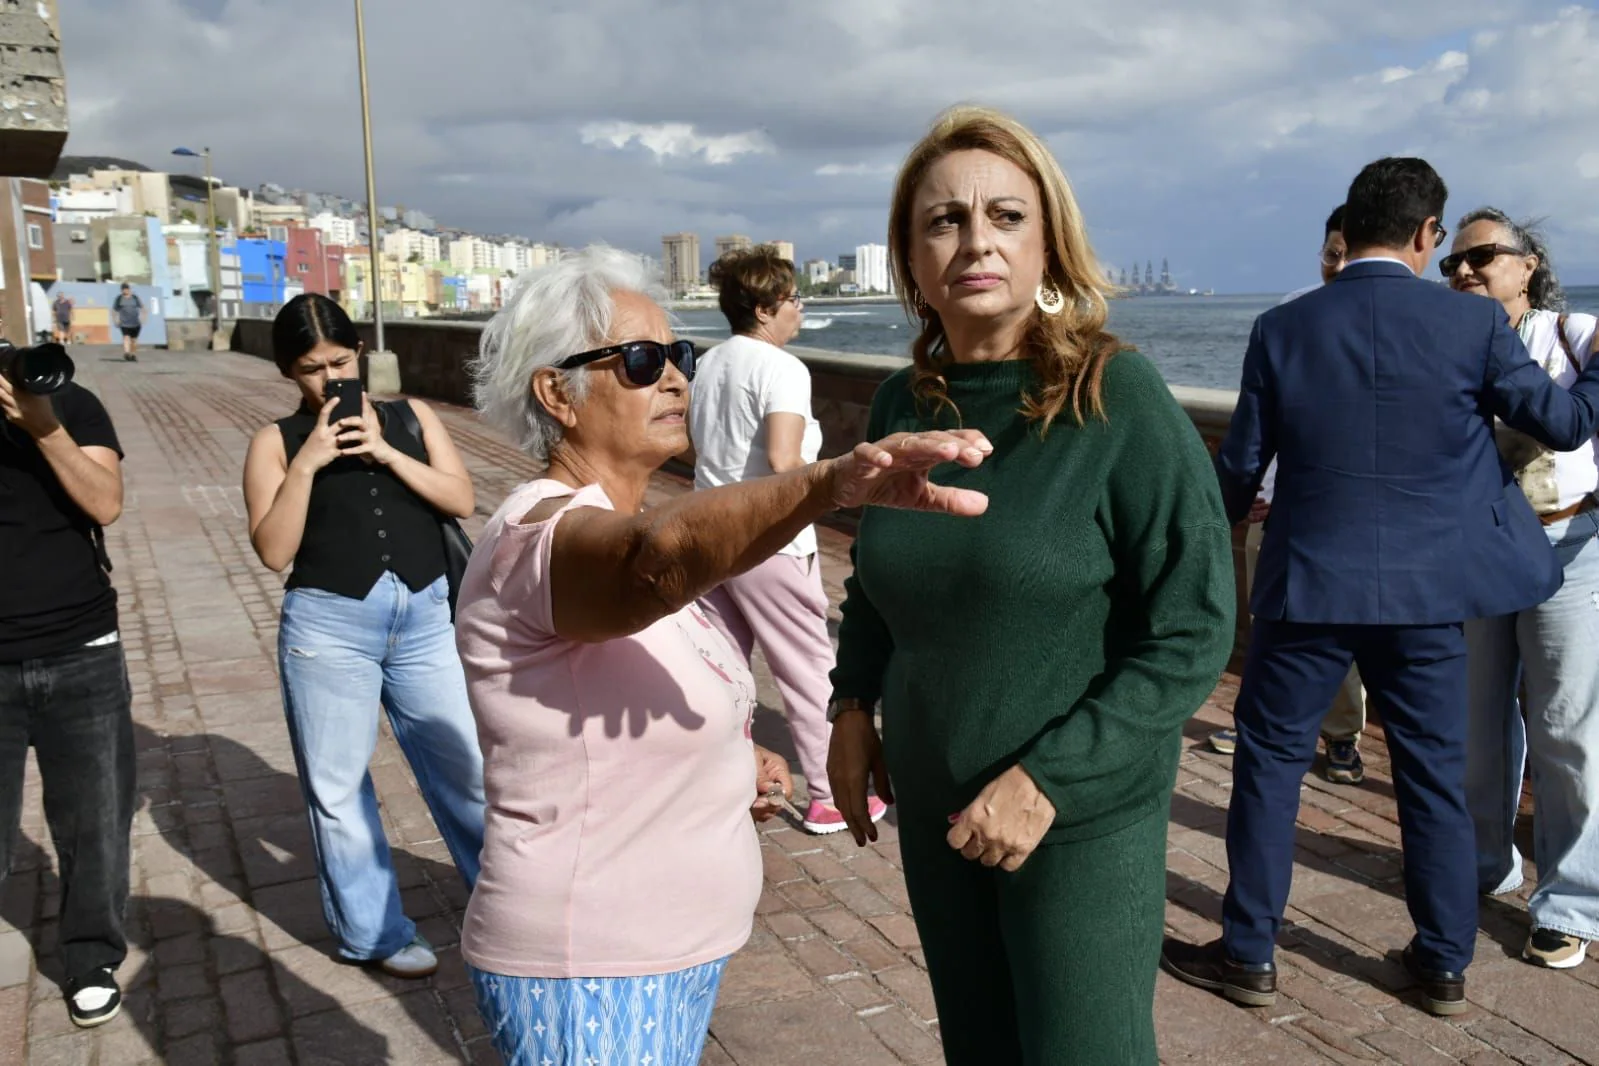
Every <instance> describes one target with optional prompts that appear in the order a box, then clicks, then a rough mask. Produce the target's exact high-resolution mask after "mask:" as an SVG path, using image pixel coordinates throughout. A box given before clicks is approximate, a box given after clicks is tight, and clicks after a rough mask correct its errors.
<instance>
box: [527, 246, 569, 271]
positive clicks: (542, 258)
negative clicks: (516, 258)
mask: <svg viewBox="0 0 1599 1066" xmlns="http://www.w3.org/2000/svg"><path fill="white" fill-rule="evenodd" d="M560 258H561V250H560V249H559V248H557V247H555V246H554V245H552V244H535V245H532V246H531V247H529V248H528V269H529V270H537V269H539V268H540V267H547V266H550V265H552V264H554V263H557V262H559V261H560Z"/></svg>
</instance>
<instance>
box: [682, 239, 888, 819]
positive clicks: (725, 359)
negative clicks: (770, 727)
mask: <svg viewBox="0 0 1599 1066" xmlns="http://www.w3.org/2000/svg"><path fill="white" fill-rule="evenodd" d="M710 281H711V284H712V285H714V286H716V288H717V294H718V302H719V303H720V304H721V308H722V314H724V315H726V316H727V324H728V326H729V327H730V328H731V329H732V330H733V334H734V335H733V337H732V338H731V339H730V340H727V341H725V342H723V343H721V344H718V345H717V346H716V347H714V348H712V349H711V350H710V351H708V352H706V353H705V354H704V355H703V356H702V357H701V358H700V360H699V363H698V366H697V369H696V376H695V378H694V397H693V402H692V403H690V404H689V439H690V440H692V441H693V443H694V457H695V458H694V487H695V488H699V489H707V488H716V487H717V486H720V485H734V484H737V483H738V482H740V481H744V480H746V479H748V478H752V477H767V476H770V475H772V474H781V473H785V472H786V471H789V470H798V469H799V468H800V467H802V466H805V465H807V464H809V463H814V462H816V458H817V455H818V454H819V452H820V451H821V447H822V427H821V424H820V423H818V422H817V421H816V419H815V418H814V417H813V416H812V414H811V373H810V371H809V370H807V369H806V368H805V364H804V363H802V362H800V361H799V360H798V359H796V358H795V357H794V356H792V355H789V354H788V353H787V352H785V351H783V345H785V344H787V343H789V342H790V341H792V340H793V339H794V337H795V336H796V335H798V333H799V328H800V321H801V319H802V318H803V317H804V312H803V310H802V309H801V306H800V298H799V293H798V291H796V289H795V287H794V264H793V263H791V262H789V261H788V260H787V259H783V258H782V257H780V256H779V255H778V254H777V251H776V249H774V248H772V247H770V246H765V245H763V246H759V247H756V248H754V249H750V250H745V251H735V252H730V253H728V254H727V255H724V256H723V257H722V258H720V259H718V260H717V261H716V262H715V263H713V264H711V271H710ZM702 606H704V607H705V608H707V610H706V615H707V616H708V617H709V618H710V619H711V621H712V622H714V623H716V624H717V625H718V626H719V627H720V628H721V629H722V631H723V632H724V634H725V635H726V636H727V639H728V642H729V643H730V644H732V645H733V647H735V648H737V649H739V651H740V652H742V653H743V655H744V658H745V659H746V660H747V659H748V658H749V657H750V653H751V652H752V651H753V650H754V646H755V645H756V644H759V645H760V646H761V651H763V652H764V653H765V655H766V664H767V666H769V667H770V668H771V671H772V678H773V680H775V681H776V682H777V689H778V691H779V692H780V693H782V695H783V708H784V710H785V712H786V713H787V717H788V728H789V732H790V733H791V734H792V736H793V738H794V750H795V752H796V754H798V756H799V764H800V769H802V770H803V771H804V772H805V783H806V788H807V790H808V791H809V793H810V802H809V804H808V805H807V807H806V810H805V818H804V822H803V824H804V828H805V829H806V830H807V831H809V832H812V833H835V832H838V831H840V830H842V829H846V828H848V827H847V826H846V825H845V824H844V816H843V815H842V814H840V813H839V810H838V808H837V807H836V806H834V805H833V791H832V789H831V788H830V787H829V786H828V783H827V742H828V738H829V736H830V735H831V732H832V727H831V726H829V725H828V723H827V700H828V696H829V695H830V694H831V693H832V683H831V682H830V681H829V680H828V677H827V675H828V673H829V671H831V670H832V669H833V640H832V637H831V636H830V635H829V634H828V631H827V609H828V602H827V592H826V590H825V589H823V587H822V564H821V558H820V556H819V555H818V554H817V550H816V530H815V529H814V528H813V527H811V526H806V527H805V528H804V529H802V530H800V531H799V534H798V535H797V536H795V538H794V539H793V540H792V541H790V542H789V543H788V544H785V545H784V546H783V547H782V549H781V550H779V551H778V553H777V554H776V555H773V556H772V557H771V558H769V559H767V560H765V561H764V562H762V563H760V564H759V565H758V566H756V567H754V568H753V569H750V570H747V571H745V572H744V573H742V574H738V575H736V576H734V577H730V578H728V579H727V580H726V581H724V582H723V583H722V584H721V585H720V586H718V587H717V588H715V589H712V590H711V591H710V592H709V593H707V594H706V596H705V598H704V601H703V603H702ZM868 802H869V803H870V805H871V810H870V817H871V819H872V820H873V821H877V820H878V819H880V818H882V817H883V815H884V813H885V812H886V811H887V810H888V808H887V806H886V805H885V804H884V803H883V801H882V800H880V799H878V798H877V797H876V796H872V797H870V799H869V800H868Z"/></svg>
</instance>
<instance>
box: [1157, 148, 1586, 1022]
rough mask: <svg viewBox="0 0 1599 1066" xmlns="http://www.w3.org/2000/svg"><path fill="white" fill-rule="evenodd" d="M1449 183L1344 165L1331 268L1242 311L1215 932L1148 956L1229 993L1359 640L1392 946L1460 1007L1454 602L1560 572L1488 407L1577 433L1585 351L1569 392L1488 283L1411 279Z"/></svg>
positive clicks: (1520, 589)
mask: <svg viewBox="0 0 1599 1066" xmlns="http://www.w3.org/2000/svg"><path fill="white" fill-rule="evenodd" d="M1446 198H1447V190H1446V189H1445V186H1444V183H1443V180H1442V179H1441V178H1439V176H1438V175H1437V173H1436V172H1435V171H1434V170H1433V169H1432V167H1430V166H1428V165H1427V163H1426V162H1425V161H1424V160H1421V159H1395V158H1387V159H1381V160H1378V161H1377V162H1375V163H1372V164H1370V165H1369V166H1367V167H1366V168H1365V169H1364V170H1362V171H1361V172H1360V174H1359V176H1357V177H1356V178H1355V180H1354V182H1353V184H1351V185H1350V187H1349V195H1348V197H1347V198H1346V199H1345V202H1344V229H1343V232H1344V238H1345V240H1346V241H1347V242H1348V244H1349V257H1348V260H1347V261H1346V263H1345V265H1344V269H1343V272H1342V273H1341V274H1339V275H1338V277H1336V278H1334V279H1333V281H1332V282H1331V283H1330V284H1328V285H1325V286H1323V287H1322V288H1321V289H1318V290H1316V291H1315V292H1311V293H1308V294H1306V295H1304V296H1301V297H1300V298H1299V299H1297V300H1294V301H1293V302H1291V303H1288V304H1284V305H1282V306H1280V307H1276V308H1273V309H1272V310H1270V311H1267V312H1266V313H1265V314H1263V315H1261V316H1260V317H1259V318H1258V319H1256V321H1255V326H1254V330H1253V332H1252V333H1251V335H1250V341H1249V348H1248V351H1247V352H1246V353H1245V355H1244V368H1243V376H1242V381H1241V384H1240V387H1239V396H1238V405H1237V408H1236V410H1235V411H1234V414H1233V419H1232V425H1231V426H1230V428H1229V429H1228V432H1227V436H1226V439H1225V440H1224V441H1223V442H1222V446H1221V449H1220V451H1219V452H1218V453H1217V457H1216V469H1217V473H1218V475H1219V477H1220V479H1221V485H1222V494H1223V497H1224V498H1225V499H1226V501H1227V511H1228V516H1229V517H1231V518H1233V519H1235V520H1236V519H1242V518H1243V517H1244V516H1245V515H1246V514H1247V513H1248V511H1249V508H1250V506H1251V504H1252V503H1253V502H1254V500H1255V498H1256V494H1257V492H1258V490H1259V488H1260V482H1261V478H1262V476H1263V475H1264V473H1265V470H1266V467H1267V466H1268V465H1269V464H1270V463H1271V461H1272V459H1273V458H1276V459H1277V461H1278V463H1279V472H1278V476H1277V492H1276V496H1275V498H1274V499H1273V501H1272V512H1273V521H1272V522H1271V524H1270V525H1268V527H1267V529H1266V537H1265V542H1264V543H1263V544H1262V546H1261V551H1260V566H1259V570H1258V572H1257V573H1256V581H1255V589H1254V595H1253V598H1252V600H1251V607H1252V610H1253V613H1254V618H1255V621H1254V625H1253V627H1252V633H1251V638H1250V646H1249V653H1248V657H1247V659H1246V662H1245V666H1244V675H1243V682H1242V685H1241V686H1240V689H1239V692H1238V699H1237V703H1236V708H1237V709H1236V712H1235V713H1236V716H1237V723H1238V754H1237V758H1236V759H1235V761H1234V764H1233V791H1232V800H1231V803H1230V806H1229V809H1228V818H1227V861H1228V866H1229V868H1230V870H1231V883H1230V884H1229V885H1228V888H1227V895H1226V898H1225V900H1224V902H1223V905H1222V936H1221V939H1219V940H1216V941H1213V942H1212V943H1209V944H1205V945H1193V944H1187V943H1184V942H1182V941H1179V940H1176V939H1168V940H1167V941H1166V946H1165V949H1164V951H1163V954H1162V959H1163V964H1164V966H1165V967H1166V969H1167V970H1168V971H1170V972H1171V973H1172V974H1173V975H1174V976H1176V977H1177V978H1179V979H1180V980H1183V981H1186V982H1188V983H1190V984H1193V985H1198V986H1199V987H1201V988H1209V989H1214V990H1217V991H1219V992H1221V993H1222V994H1223V995H1225V996H1226V997H1227V998H1229V999H1231V1000H1233V1001H1234V1002H1236V1003H1240V1004H1243V1005H1246V1006H1265V1005H1268V1004H1270V1003H1272V1002H1274V1001H1275V998H1276V988H1277V977H1276V968H1275V966H1274V964H1273V955H1274V951H1275V946H1276V937H1277V932H1278V930H1279V928H1280V927H1281V925H1282V918H1283V909H1284V907H1285V906H1286V905H1287V902H1288V891H1289V887H1290V882H1291V879H1292V876H1293V865H1294V834H1295V829H1294V821H1295V818H1296V816H1297V813H1298V810H1299V792H1300V787H1301V781H1302V779H1303V777H1304V775H1305V771H1306V770H1307V769H1308V768H1309V766H1310V762H1311V760H1312V759H1313V758H1314V756H1315V752H1316V732H1317V726H1318V725H1319V723H1320V722H1321V720H1322V718H1323V717H1324V716H1325V714H1326V710H1327V705H1328V703H1329V702H1331V700H1332V697H1333V694H1334V693H1335V692H1336V691H1337V688H1338V685H1339V684H1340V683H1341V682H1342V680H1343V678H1344V676H1345V675H1346V674H1347V673H1348V672H1349V666H1350V663H1351V662H1354V663H1357V664H1358V665H1359V666H1360V673H1361V677H1362V678H1363V679H1364V680H1365V683H1366V686H1367V688H1368V689H1369V690H1370V691H1371V694H1372V697H1373V699H1374V700H1375V701H1376V702H1377V705H1378V706H1380V707H1381V708H1382V724H1383V732H1384V733H1385V734H1386V736H1387V738H1388V747H1389V752H1390V754H1391V756H1392V760H1393V769H1394V792H1395V795H1396V798H1397V799H1398V803H1399V824H1400V831H1401V839H1402V842H1403V849H1404V878H1405V902H1406V905H1407V906H1408V907H1409V909H1410V915H1411V918H1412V919H1413V920H1414V922H1415V925H1416V935H1415V937H1414V939H1413V940H1412V941H1411V942H1410V944H1409V945H1408V946H1406V947H1405V949H1404V951H1403V955H1402V961H1403V963H1404V966H1405V967H1406V969H1407V970H1408V971H1409V972H1410V974H1411V976H1412V978H1413V979H1414V980H1415V981H1416V982H1417V983H1418V985H1419V986H1420V995H1421V1004H1422V1006H1423V1008H1424V1009H1426V1010H1427V1011H1428V1012H1430V1013H1432V1014H1438V1015H1452V1014H1458V1013H1460V1012H1462V1011H1464V1010H1465V1009H1466V991H1465V988H1466V978H1465V970H1466V967H1467V966H1468V965H1469V964H1470V962H1471V958H1472V952H1473V949H1474V948H1475V946H1476V933H1477V893H1476V885H1477V877H1476V871H1475V865H1476V864H1475V859H1474V854H1475V848H1474V844H1473V828H1472V821H1471V814H1470V812H1469V811H1468V809H1467V806H1466V790H1465V771H1466V718H1465V714H1464V713H1463V709H1464V707H1465V706H1466V687H1467V686H1466V639H1465V635H1464V632H1463V623H1464V621H1465V620H1466V619H1468V618H1479V617H1485V616H1497V615H1504V614H1511V613H1514V612H1517V611H1521V610H1525V609H1526V608H1528V607H1531V606H1533V605H1535V604H1538V603H1541V602H1543V601H1544V600H1546V599H1548V598H1549V596H1550V595H1551V594H1553V593H1554V592H1555V590H1556V589H1557V588H1559V586H1560V570H1559V566H1558V564H1557V562H1556V560H1555V557H1554V554H1553V553H1552V552H1550V551H1549V546H1548V539H1547V537H1546V536H1545V534H1544V531H1543V529H1542V528H1541V527H1540V526H1539V524H1538V520H1537V518H1536V517H1534V515H1533V513H1532V509H1531V508H1530V507H1529V506H1528V505H1527V501H1526V499H1525V497H1523V496H1522V494H1521V493H1520V492H1517V491H1515V489H1514V486H1513V484H1511V483H1510V478H1509V474H1508V472H1507V471H1506V469H1505V467H1504V465H1503V464H1502V463H1501V462H1500V460H1499V453H1498V452H1497V450H1496V449H1495V447H1494V438H1493V427H1492V420H1491V417H1490V416H1491V415H1494V414H1497V415H1498V416H1499V417H1500V418H1503V419H1504V420H1505V421H1506V422H1508V423H1509V424H1510V425H1511V426H1512V427H1514V428H1516V429H1519V430H1521V431H1522V432H1524V433H1527V434H1529V435H1531V436H1532V437H1534V438H1535V439H1537V440H1539V441H1540V442H1542V443H1543V444H1545V445H1547V446H1550V447H1556V448H1563V449H1572V448H1576V447H1578V446H1579V445H1581V444H1583V443H1584V442H1585V441H1587V440H1588V438H1590V437H1591V436H1593V432H1594V428H1595V425H1596V424H1599V367H1596V366H1594V365H1591V366H1590V367H1589V370H1588V372H1586V373H1585V374H1584V375H1583V376H1581V377H1579V378H1578V379H1577V380H1576V381H1575V382H1574V383H1573V384H1572V386H1571V391H1570V392H1567V391H1566V390H1565V389H1563V388H1561V387H1560V386H1559V385H1557V384H1555V382H1554V380H1553V379H1551V378H1550V376H1549V374H1548V373H1547V372H1546V371H1545V370H1544V369H1543V368H1541V367H1540V366H1538V365H1537V364H1536V363H1534V362H1533V361H1532V360H1531V359H1529V358H1528V357H1527V351H1526V348H1525V347H1523V345H1522V343H1521V341H1520V340H1519V339H1518V338H1517V336H1516V334H1515V332H1514V331H1513V330H1512V329H1511V328H1510V324H1509V321H1508V319H1507V318H1506V316H1505V312H1504V309H1503V308H1502V307H1500V306H1499V305H1498V304H1497V303H1495V302H1493V301H1489V300H1477V299H1472V298H1470V297H1467V296H1465V295H1463V294H1461V293H1458V292H1451V291H1450V290H1449V289H1447V288H1445V287H1444V286H1442V285H1435V284H1430V283H1428V282H1425V281H1422V280H1421V279H1420V278H1419V277H1418V275H1419V274H1420V273H1421V272H1422V271H1423V270H1424V269H1425V267H1426V266H1427V264H1428V262H1429V261H1430V260H1431V258H1432V254H1433V249H1434V248H1435V247H1437V246H1438V245H1440V244H1442V243H1443V238H1444V235H1445V230H1444V228H1443V226H1442V224H1441V223H1440V216H1441V215H1442V214H1443V209H1444V203H1445V200H1446Z"/></svg>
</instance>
